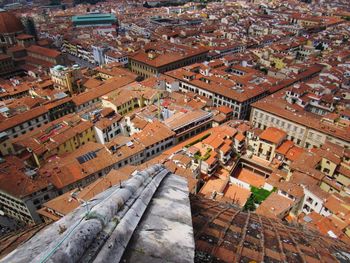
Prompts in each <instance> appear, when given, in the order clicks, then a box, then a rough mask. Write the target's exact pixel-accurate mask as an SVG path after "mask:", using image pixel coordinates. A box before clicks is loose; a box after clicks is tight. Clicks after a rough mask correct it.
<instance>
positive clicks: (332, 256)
mask: <svg viewBox="0 0 350 263" xmlns="http://www.w3.org/2000/svg"><path fill="white" fill-rule="evenodd" d="M191 210H192V221H193V232H194V239H195V243H196V252H195V262H323V261H324V262H349V260H350V258H349V254H348V252H349V251H350V247H349V245H347V244H345V243H343V242H342V241H340V240H338V239H333V238H331V237H327V236H324V235H322V234H320V233H318V232H315V231H311V230H308V229H302V228H298V227H292V226H289V225H285V224H282V222H281V221H279V220H275V219H271V218H267V217H264V216H260V215H257V214H255V213H246V212H242V211H241V210H239V209H238V208H237V207H236V206H233V205H232V204H229V203H226V204H225V203H219V202H215V201H213V200H209V199H204V198H199V197H198V196H191Z"/></svg>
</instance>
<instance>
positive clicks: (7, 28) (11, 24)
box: [0, 10, 24, 34]
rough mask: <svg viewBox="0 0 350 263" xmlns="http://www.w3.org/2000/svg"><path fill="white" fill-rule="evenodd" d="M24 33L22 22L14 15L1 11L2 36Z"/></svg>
mask: <svg viewBox="0 0 350 263" xmlns="http://www.w3.org/2000/svg"><path fill="white" fill-rule="evenodd" d="M21 31H24V27H23V25H22V23H21V21H20V20H19V19H18V18H17V17H16V16H15V15H14V14H12V13H10V12H7V11H1V10H0V34H7V33H16V32H21Z"/></svg>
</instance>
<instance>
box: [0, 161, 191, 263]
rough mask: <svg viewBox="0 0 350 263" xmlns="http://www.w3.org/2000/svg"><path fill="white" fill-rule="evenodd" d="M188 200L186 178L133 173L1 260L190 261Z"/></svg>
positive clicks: (157, 171) (153, 170)
mask: <svg viewBox="0 0 350 263" xmlns="http://www.w3.org/2000/svg"><path fill="white" fill-rule="evenodd" d="M188 196H189V193H188V189H187V182H186V180H185V179H184V178H182V177H180V176H177V175H175V174H172V173H171V172H169V171H168V170H167V169H165V168H164V166H162V165H154V166H151V167H149V168H148V169H145V170H142V171H135V172H134V173H133V174H132V175H131V177H130V179H128V180H126V181H125V182H123V183H122V186H121V187H120V185H119V184H117V185H115V186H112V187H111V188H109V189H107V190H105V191H104V192H102V193H101V194H99V195H97V196H95V197H94V198H93V199H91V200H90V201H89V203H88V206H87V205H86V204H85V205H82V206H80V207H79V208H77V209H76V210H74V211H73V212H72V213H70V214H68V215H66V216H65V217H63V218H61V219H60V220H59V221H57V222H55V223H53V224H51V225H50V226H48V227H46V228H45V229H43V230H42V231H40V232H39V233H38V234H37V235H35V236H34V237H32V238H31V239H29V240H28V241H27V242H26V243H24V244H23V245H22V246H20V247H18V248H17V249H16V250H14V251H13V252H12V253H11V254H9V255H7V256H6V257H5V258H3V259H2V260H0V262H28V259H31V260H32V261H43V262H44V261H50V262H67V261H69V262H78V261H79V262H124V261H123V260H127V262H169V261H171V262H193V259H194V241H193V238H192V236H193V233H192V222H191V210H190V201H189V198H188ZM87 209H88V210H89V212H88V213H87ZM44 248H45V249H44ZM68 259H69V260H68ZM159 260H160V261H159Z"/></svg>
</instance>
